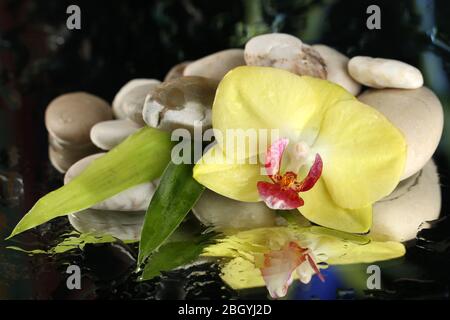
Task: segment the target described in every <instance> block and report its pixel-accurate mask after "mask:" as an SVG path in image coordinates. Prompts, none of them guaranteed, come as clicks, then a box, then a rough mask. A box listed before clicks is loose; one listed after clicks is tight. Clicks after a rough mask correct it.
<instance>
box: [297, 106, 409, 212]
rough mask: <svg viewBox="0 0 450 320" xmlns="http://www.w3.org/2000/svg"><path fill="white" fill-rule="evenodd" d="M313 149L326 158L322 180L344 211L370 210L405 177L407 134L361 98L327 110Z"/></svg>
mask: <svg viewBox="0 0 450 320" xmlns="http://www.w3.org/2000/svg"><path fill="white" fill-rule="evenodd" d="M314 147H315V148H317V149H318V150H321V151H320V154H321V156H322V157H323V158H324V170H323V173H322V177H323V179H324V181H325V184H326V185H327V189H328V191H329V193H330V196H331V198H332V199H333V200H334V202H335V203H336V204H337V205H338V206H340V207H343V208H349V209H357V208H362V207H367V206H369V205H371V204H372V203H374V202H375V201H378V200H379V199H381V198H383V197H385V196H387V195H389V194H390V193H391V192H392V191H393V190H394V188H395V187H396V186H397V184H398V182H399V180H400V176H401V175H402V174H403V169H404V165H405V159H406V143H405V139H404V138H403V135H402V133H401V132H400V131H399V130H398V129H397V128H395V127H394V125H393V124H391V123H390V122H389V121H388V120H387V119H386V118H385V117H384V116H383V115H382V114H381V113H379V112H378V111H377V110H375V109H373V108H371V107H369V106H367V105H364V104H363V103H361V102H359V101H356V100H354V101H347V102H345V103H337V104H336V105H334V106H333V107H331V108H330V109H329V110H328V112H327V113H326V115H325V118H324V121H323V123H322V126H321V129H320V134H319V135H318V138H317V140H316V142H315V144H314ZM305 200H306V199H305Z"/></svg>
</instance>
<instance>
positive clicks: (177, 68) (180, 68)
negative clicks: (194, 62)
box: [164, 61, 191, 82]
mask: <svg viewBox="0 0 450 320" xmlns="http://www.w3.org/2000/svg"><path fill="white" fill-rule="evenodd" d="M189 64H191V61H185V62H181V63H178V64H176V65H174V66H173V67H172V68H171V69H170V70H169V72H167V74H166V76H165V77H164V82H166V81H169V80H172V79H176V78H180V77H182V76H183V73H184V69H186V67H187V66H188V65H189Z"/></svg>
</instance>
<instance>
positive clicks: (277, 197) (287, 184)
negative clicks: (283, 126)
mask: <svg viewBox="0 0 450 320" xmlns="http://www.w3.org/2000/svg"><path fill="white" fill-rule="evenodd" d="M288 143H289V140H288V139H286V138H283V139H279V140H277V141H275V142H274V143H273V144H272V145H271V146H270V147H269V148H268V150H267V156H266V163H265V168H266V172H267V175H268V177H269V178H270V180H271V181H272V182H264V181H259V182H258V183H257V188H258V192H259V195H260V196H261V198H262V199H263V200H264V202H265V203H266V205H267V206H268V207H269V208H271V209H276V210H291V209H295V208H298V207H301V206H303V204H304V201H303V199H302V198H301V197H300V196H299V195H298V194H299V193H300V192H306V191H308V190H310V189H312V188H313V187H314V185H315V184H316V182H317V181H318V180H319V178H320V176H321V175H322V169H323V162H322V158H321V157H320V155H319V154H316V156H315V160H314V163H313V165H312V166H311V168H310V170H309V172H308V175H307V176H306V177H305V178H304V179H303V180H302V181H298V180H297V173H295V172H293V171H287V172H285V173H284V174H281V170H280V167H281V160H282V157H283V154H284V151H285V150H286V147H287V145H288ZM295 151H296V154H297V156H298V157H297V161H300V166H302V165H303V161H304V158H305V152H307V151H308V148H307V147H306V146H305V145H304V144H296V145H295Z"/></svg>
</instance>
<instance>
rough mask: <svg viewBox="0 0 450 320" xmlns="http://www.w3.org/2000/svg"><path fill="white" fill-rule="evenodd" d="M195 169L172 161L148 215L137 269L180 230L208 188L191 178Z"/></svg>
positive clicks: (142, 233) (146, 215)
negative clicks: (190, 211)
mask: <svg viewBox="0 0 450 320" xmlns="http://www.w3.org/2000/svg"><path fill="white" fill-rule="evenodd" d="M192 167H193V165H190V164H179V165H176V164H174V163H172V162H171V163H170V164H169V165H168V166H167V168H166V170H165V171H164V173H163V176H162V178H161V182H160V183H159V186H158V189H156V192H155V195H154V196H153V198H152V201H151V202H150V205H149V207H148V209H147V213H146V214H145V220H144V226H143V227H142V232H141V242H140V244H139V256H138V266H140V265H141V264H142V263H143V262H144V261H145V259H147V258H148V257H149V256H150V255H151V254H152V253H154V252H155V251H156V250H158V248H159V247H160V246H161V245H162V244H163V243H164V242H165V241H166V240H167V238H169V236H170V235H171V234H172V233H173V232H174V231H175V230H176V229H177V228H178V226H179V225H180V223H181V222H182V221H183V219H184V218H185V217H186V215H187V214H188V213H189V210H191V209H192V207H193V206H194V205H195V203H196V202H197V200H198V198H200V195H201V194H202V192H203V190H204V189H205V187H203V186H202V185H201V184H199V183H198V182H197V181H195V180H194V178H193V177H192Z"/></svg>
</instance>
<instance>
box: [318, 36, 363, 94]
mask: <svg viewBox="0 0 450 320" xmlns="http://www.w3.org/2000/svg"><path fill="white" fill-rule="evenodd" d="M312 47H313V49H315V50H316V51H317V52H319V54H320V56H321V57H322V58H323V60H324V61H325V64H326V67H327V80H328V81H331V82H334V83H336V84H338V85H340V86H341V87H343V88H345V89H346V90H347V91H348V92H350V93H351V94H352V95H354V96H356V95H357V94H358V93H359V92H360V91H361V85H360V84H359V83H358V82H356V81H355V80H353V78H352V77H351V76H350V75H349V73H348V71H347V64H348V61H349V58H348V57H347V56H345V55H343V54H342V53H340V52H339V51H337V50H335V49H333V48H331V47H328V46H326V45H323V44H316V45H313V46H312Z"/></svg>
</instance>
